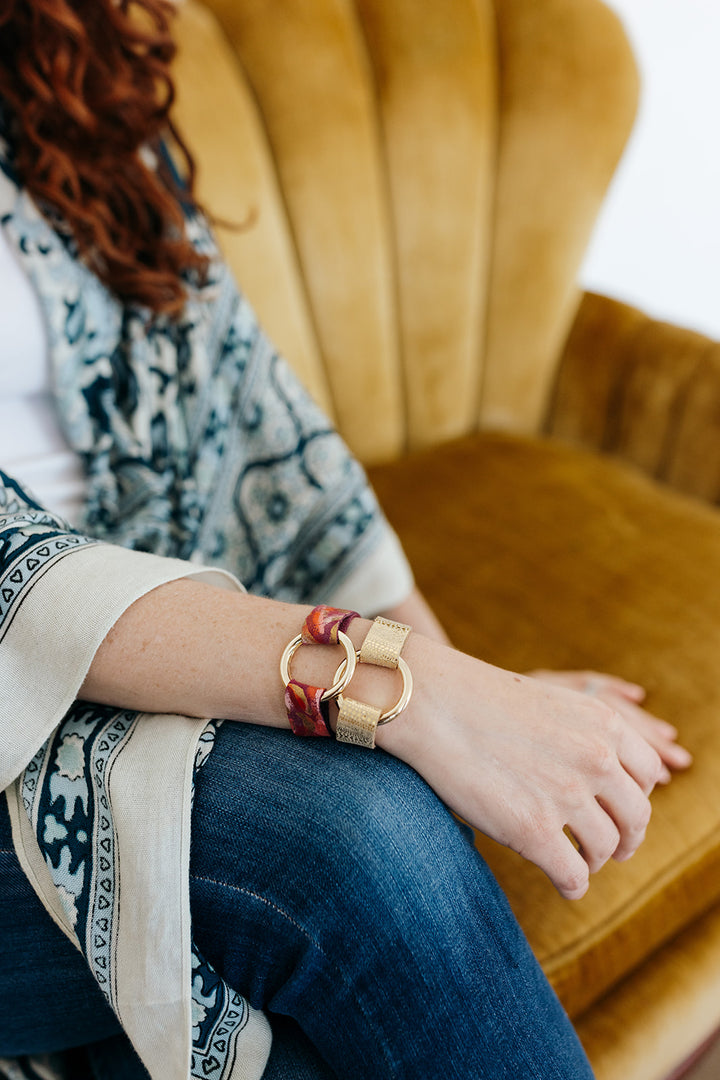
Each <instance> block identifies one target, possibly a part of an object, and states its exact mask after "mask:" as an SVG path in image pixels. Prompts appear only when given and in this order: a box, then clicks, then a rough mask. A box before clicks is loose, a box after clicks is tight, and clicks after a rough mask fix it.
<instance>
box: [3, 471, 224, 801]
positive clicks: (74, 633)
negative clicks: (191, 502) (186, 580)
mask: <svg viewBox="0 0 720 1080" xmlns="http://www.w3.org/2000/svg"><path fill="white" fill-rule="evenodd" d="M182 577H195V578H199V579H201V580H206V581H208V582H209V583H211V584H214V585H220V586H224V587H227V588H237V589H241V588H242V586H241V585H240V584H239V583H238V582H237V581H236V580H235V579H234V578H233V577H232V576H231V575H230V574H226V573H224V572H223V571H210V570H205V569H203V568H202V567H197V566H194V565H191V564H190V563H187V562H184V561H182V560H180V559H170V558H161V557H158V556H155V555H150V554H147V553H145V552H138V551H130V550H128V549H126V548H122V547H118V546H116V545H113V544H107V543H101V542H99V541H96V540H94V539H93V538H92V537H90V536H86V535H83V534H82V533H80V532H77V531H76V530H74V529H72V528H71V527H70V526H69V525H68V524H67V522H65V521H63V520H62V518H59V517H57V516H55V515H54V514H51V513H49V512H48V511H46V510H45V509H44V508H43V507H42V506H40V505H39V504H38V503H37V502H35V500H34V499H33V498H32V497H31V496H30V495H29V494H28V493H27V492H25V491H24V490H23V488H22V487H21V486H20V484H18V483H17V482H16V481H15V480H13V479H12V478H11V477H9V476H7V475H6V474H5V473H3V472H1V471H0V790H4V789H5V788H6V787H7V786H8V785H9V784H10V783H11V782H12V781H13V780H14V779H15V778H16V776H18V775H19V773H20V772H21V771H22V769H23V768H24V766H25V765H26V764H27V763H28V761H29V760H30V759H31V758H32V757H33V755H34V754H35V753H36V752H37V750H38V749H39V748H40V747H41V746H42V745H43V743H44V742H45V740H46V739H47V738H48V737H49V735H50V734H51V733H52V731H53V730H54V729H55V728H56V727H57V725H58V724H59V723H60V721H61V720H62V718H63V716H64V715H65V713H66V712H67V710H68V709H69V708H70V706H71V705H72V703H73V701H74V700H75V698H76V697H77V694H78V691H79V689H80V687H81V686H82V683H83V681H84V679H85V676H86V674H87V672H88V669H89V667H90V664H91V663H92V659H93V657H94V655H95V652H96V651H97V649H98V647H99V645H100V644H101V642H102V641H103V639H104V638H105V637H106V635H107V633H108V631H109V630H110V629H111V628H112V626H113V625H114V623H115V622H117V620H118V618H119V617H120V616H121V615H122V613H123V612H124V611H125V610H126V609H127V608H128V607H129V606H130V605H131V604H132V603H134V601H135V600H137V599H139V598H140V597H141V596H143V595H144V594H146V593H148V592H150V591H151V590H152V589H155V588H157V587H158V586H159V585H162V584H165V583H166V582H168V581H172V580H177V579H178V578H182Z"/></svg>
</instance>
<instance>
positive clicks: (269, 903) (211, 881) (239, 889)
mask: <svg viewBox="0 0 720 1080" xmlns="http://www.w3.org/2000/svg"><path fill="white" fill-rule="evenodd" d="M190 880H191V881H197V882H206V883H207V884H208V885H217V886H219V887H220V888H222V889H229V890H230V891H231V892H236V893H241V894H242V895H243V896H249V897H251V898H252V899H253V900H257V901H259V902H260V903H261V904H264V905H265V906H266V907H270V908H272V909H273V911H276V912H277V913H278V914H279V915H280V916H281V917H282V918H283V919H285V920H286V921H287V922H289V923H290V925H291V926H294V927H295V929H296V930H298V931H299V932H300V933H301V934H302V936H303V937H304V938H305V939H306V940H307V941H309V942H310V944H311V945H312V946H313V947H314V948H315V949H317V950H318V952H319V953H320V954H321V955H322V956H323V957H324V958H325V960H326V962H327V964H328V966H329V968H330V969H331V971H334V972H335V974H336V975H337V977H338V978H339V979H340V981H341V983H342V984H343V985H344V986H345V987H346V988H347V989H349V990H350V991H351V996H352V998H353V1000H354V1001H355V1004H356V1006H357V1008H358V1009H359V1011H360V1012H361V1013H362V1015H363V1017H364V1019H365V1021H366V1023H367V1025H368V1030H369V1032H370V1031H372V1032H374V1033H375V1035H376V1044H377V1045H379V1046H381V1047H382V1052H383V1057H384V1058H385V1060H386V1062H387V1064H388V1067H390V1068H392V1067H393V1061H392V1056H391V1055H390V1054H389V1053H388V1048H387V1046H386V1045H385V1040H384V1039H382V1038H377V1031H376V1029H375V1024H374V1023H373V1021H372V1019H371V1017H370V1016H369V1015H368V1013H367V1011H366V1009H365V1007H364V1005H363V1002H362V1000H361V998H360V997H359V996H358V995H357V994H356V993H355V990H354V987H353V985H352V983H351V981H350V980H349V979H348V978H346V976H345V975H344V974H343V972H342V971H341V970H340V969H339V968H338V967H337V965H336V964H335V963H334V962H333V961H332V960H331V959H330V957H329V956H328V954H327V953H326V952H325V950H324V949H323V947H322V945H320V943H319V942H317V941H316V940H315V938H314V937H313V936H312V934H309V933H308V931H307V930H306V929H305V927H304V926H302V924H301V923H299V922H298V921H297V920H296V919H294V918H293V917H292V915H290V914H289V913H288V912H287V911H285V910H284V909H283V908H281V907H280V906H279V905H278V904H276V903H275V902H274V901H273V900H269V899H268V898H267V897H266V896H261V895H260V894H259V893H256V892H253V890H252V889H246V888H244V887H243V886H242V885H232V884H231V883H230V882H229V881H218V879H217V878H211V877H199V876H198V875H196V874H191V875H190Z"/></svg>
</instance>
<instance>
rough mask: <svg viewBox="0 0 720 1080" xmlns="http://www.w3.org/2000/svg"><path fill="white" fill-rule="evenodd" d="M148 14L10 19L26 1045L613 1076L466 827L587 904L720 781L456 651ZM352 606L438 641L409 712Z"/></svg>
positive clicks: (167, 1070)
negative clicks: (188, 128) (222, 198)
mask: <svg viewBox="0 0 720 1080" xmlns="http://www.w3.org/2000/svg"><path fill="white" fill-rule="evenodd" d="M136 6H137V7H140V8H141V9H142V12H143V15H144V16H145V17H146V18H145V19H144V20H143V22H142V29H138V25H139V24H137V23H133V21H132V20H131V18H130V16H129V14H128V11H127V5H125V4H120V5H117V4H116V3H114V0H73V2H68V0H0V51H1V53H2V62H1V63H0V102H1V103H2V111H1V114H0V120H1V127H2V132H1V135H2V146H1V153H0V166H1V169H2V176H1V182H0V214H1V216H0V221H2V226H3V230H2V244H3V248H2V249H0V250H2V251H3V263H2V264H0V265H3V266H4V271H3V286H4V288H3V297H4V300H3V301H0V304H1V305H2V306H0V325H3V326H4V327H5V328H6V334H5V340H4V342H3V352H4V354H5V355H3V358H2V359H3V375H2V378H3V379H4V380H5V383H4V388H3V394H4V401H5V415H4V417H3V419H4V421H5V422H4V423H0V460H1V461H2V462H3V463H4V465H5V467H6V469H7V472H4V473H3V474H2V475H0V480H1V481H2V483H1V486H0V499H1V500H2V518H1V519H0V530H1V535H2V542H3V546H2V549H1V551H0V597H1V598H2V608H0V635H2V643H3V649H2V650H1V651H0V677H1V678H2V680H3V695H2V709H3V715H2V723H1V724H0V788H1V789H4V790H5V792H6V796H7V810H6V809H5V806H4V804H3V806H2V809H1V811H0V854H1V856H2V859H3V863H2V867H3V873H2V875H1V877H0V944H1V947H2V955H3V957H4V958H7V959H6V963H5V964H4V967H3V972H2V975H1V976H0V1055H4V1056H6V1057H10V1056H17V1055H24V1054H36V1053H48V1052H55V1051H60V1050H65V1049H67V1048H71V1047H78V1046H87V1047H88V1050H87V1052H86V1055H85V1056H86V1059H87V1063H89V1064H88V1065H87V1067H88V1068H92V1070H93V1072H94V1074H95V1075H96V1076H99V1077H112V1076H143V1075H146V1072H145V1069H146V1070H147V1071H149V1073H150V1075H151V1076H152V1077H153V1080H156V1078H161V1077H168V1078H173V1080H176V1078H177V1077H180V1076H187V1075H192V1076H208V1075H212V1076H223V1077H241V1076H242V1077H249V1078H257V1077H260V1076H261V1075H262V1076H265V1077H268V1078H270V1080H272V1078H273V1077H275V1078H278V1077H282V1076H293V1077H300V1078H302V1077H304V1076H312V1077H326V1076H330V1077H331V1076H338V1077H346V1076H352V1077H355V1076H357V1077H361V1076H368V1077H383V1076H387V1077H391V1076H392V1077H411V1076H412V1077H425V1076H435V1075H437V1074H438V1073H440V1072H441V1071H442V1073H444V1074H446V1075H447V1076H448V1077H477V1076H488V1077H513V1078H516V1077H518V1076H536V1077H547V1078H550V1077H553V1078H554V1077H568V1078H569V1077H573V1078H579V1077H582V1076H589V1075H590V1072H589V1067H588V1065H587V1062H586V1061H585V1059H584V1056H583V1054H582V1051H581V1049H580V1047H579V1045H578V1043H577V1040H576V1039H575V1036H574V1034H573V1032H572V1030H571V1029H570V1027H569V1024H568V1023H567V1019H566V1018H565V1016H564V1014H563V1013H562V1010H561V1008H560V1006H559V1004H558V1002H557V1000H556V999H555V998H554V996H553V994H552V992H551V991H550V989H549V987H548V986H547V984H546V983H545V981H544V978H543V976H542V974H541V973H540V972H539V970H538V968H537V965H536V964H535V962H534V960H533V958H532V956H531V955H530V953H529V950H528V948H527V945H526V943H525V942H524V940H523V938H522V936H521V934H520V932H519V930H518V929H517V927H516V925H515V923H514V920H513V918H512V916H511V914H510V912H509V910H508V909H507V906H506V904H505V902H504V899H503V897H502V896H501V895H500V894H499V892H498V890H497V888H496V886H495V884H494V882H493V881H492V879H491V877H490V876H489V874H488V872H487V870H486V868H485V867H484V865H483V864H482V862H481V861H480V860H479V858H478V857H477V855H476V853H475V851H474V849H473V848H472V846H471V845H470V844H468V842H467V840H466V838H465V837H464V835H463V833H462V832H461V831H460V829H459V828H458V826H457V823H456V821H455V818H454V817H453V816H452V814H451V813H450V812H449V811H454V812H455V813H457V814H458V815H460V816H461V817H463V818H465V819H466V820H467V821H469V822H470V823H471V824H473V825H474V826H476V827H478V828H480V829H482V830H484V831H485V832H487V833H488V834H489V835H491V836H493V837H495V838H496V839H498V840H499V841H501V842H503V843H506V844H508V845H510V846H512V847H513V848H515V849H517V850H519V851H521V852H522V853H523V854H524V855H525V856H526V857H528V858H529V859H531V860H532V861H534V862H536V863H537V864H538V865H539V866H541V867H542V868H543V869H544V870H545V871H546V872H547V873H548V875H549V876H550V877H551V879H552V880H553V882H554V883H555V885H556V886H557V888H558V889H559V890H560V891H561V892H562V893H563V894H564V895H566V896H568V897H576V896H580V895H582V893H583V892H584V891H585V889H586V887H587V882H588V875H589V873H591V872H592V871H594V870H597V869H598V868H599V867H600V866H601V865H603V864H604V862H605V861H607V859H608V858H610V857H611V856H613V857H615V858H617V859H622V858H627V857H629V856H630V855H632V853H633V852H634V851H635V850H636V848H637V846H638V845H639V843H640V842H641V840H642V837H643V834H644V829H645V826H646V825H647V821H648V818H649V803H648V796H649V794H650V792H651V790H652V788H653V786H654V784H655V783H656V782H658V781H659V780H667V779H668V778H669V772H668V766H670V767H681V766H683V765H684V764H686V763H687V757H686V755H684V752H683V751H682V749H681V748H680V747H678V746H677V745H676V744H675V743H674V732H673V731H672V729H670V728H669V727H668V726H667V725H663V724H661V723H660V722H659V721H655V720H654V719H653V718H651V717H648V716H647V715H645V714H643V713H642V712H641V711H640V709H639V708H638V702H639V700H640V697H641V691H640V690H639V688H637V687H632V686H629V685H628V684H625V683H623V682H622V681H619V680H612V679H610V678H608V677H599V680H600V681H599V683H598V685H597V686H596V687H594V688H595V689H599V693H597V694H593V695H592V696H591V695H589V694H585V695H579V694H577V693H573V692H571V690H568V689H567V687H568V686H569V687H570V688H571V689H572V687H575V688H582V687H583V686H584V685H585V682H586V679H585V677H584V676H571V675H561V676H549V675H546V676H545V677H544V678H543V680H533V679H529V678H525V677H522V676H516V675H513V674H511V673H507V672H503V671H500V670H498V669H496V668H492V667H490V666H488V665H485V664H483V663H481V662H480V661H477V660H474V659H471V658H470V657H466V656H463V655H461V654H459V653H457V652H455V651H454V650H452V649H451V648H450V647H449V646H448V645H447V643H446V641H445V638H444V634H443V632H442V631H441V629H440V628H439V627H438V626H437V623H436V622H435V620H434V617H433V616H432V613H431V612H430V611H429V610H428V609H427V606H426V605H425V603H424V601H423V599H422V597H421V596H420V595H419V594H418V593H417V591H416V590H415V589H414V587H413V584H412V577H411V574H410V571H409V569H408V567H407V564H406V562H405V559H404V556H403V554H402V552H401V550H400V548H399V545H398V543H397V540H396V539H395V537H394V536H393V534H392V532H391V530H390V529H389V528H388V526H387V524H386V522H385V521H384V518H383V517H382V514H381V512H380V511H379V508H378V507H377V505H376V502H375V500H374V496H373V495H372V492H371V491H370V490H369V489H368V487H367V484H366V481H365V478H364V476H363V474H362V471H361V470H360V468H359V467H358V466H357V464H356V463H354V462H353V461H352V459H351V458H350V456H349V454H348V452H347V450H346V449H345V447H344V446H343V444H342V443H341V441H340V440H339V439H338V437H337V436H336V435H335V433H334V432H333V431H332V430H331V428H330V427H329V425H328V423H327V421H326V420H325V419H324V417H323V416H322V415H321V414H320V413H319V412H318V410H317V409H316V408H315V406H314V405H313V404H312V403H311V402H310V401H309V400H308V399H307V397H306V395H305V394H304V392H303V391H302V389H301V388H300V387H299V386H298V385H297V383H296V381H295V380H294V378H293V377H292V375H291V373H290V372H289V371H288V369H287V368H286V367H285V366H284V364H283V363H282V362H281V361H280V360H279V359H278V357H277V356H276V355H275V354H274V352H273V351H272V349H271V348H270V347H269V345H268V343H267V342H266V340H265V338H264V337H263V335H262V333H261V332H260V330H259V329H258V327H257V324H256V322H255V319H254V317H253V314H252V312H251V311H250V309H249V307H248V305H247V303H246V302H245V301H244V299H243V298H242V297H240V296H238V294H237V292H236V290H235V287H234V285H233V283H232V281H231V279H230V277H229V274H228V273H227V271H226V269H225V268H224V267H223V266H222V264H221V262H220V260H219V259H218V257H217V253H216V251H215V248H214V245H213V242H212V238H211V236H210V234H209V232H208V230H207V228H206V225H205V223H204V221H203V219H202V217H201V215H200V214H199V213H198V212H197V210H196V208H195V207H194V205H193V202H192V198H191V184H190V185H189V186H186V187H184V188H181V187H180V186H179V181H178V180H177V177H176V173H175V161H177V160H178V159H179V160H180V162H182V163H184V164H185V165H186V166H187V165H189V164H190V160H189V158H188V156H187V154H186V153H185V151H184V147H183V144H182V140H181V139H180V138H179V137H178V136H177V133H175V132H174V131H173V129H172V126H171V125H170V123H169V121H168V107H169V104H170V102H171V100H172V85H171V82H170V79H169V75H168V64H169V61H170V59H171V57H172V44H171V41H170V37H169V33H168V21H169V18H170V9H171V5H169V4H168V3H166V2H165V0H143V2H142V3H140V4H138V5H136ZM189 175H190V177H191V175H192V170H191V169H190V170H189ZM38 305H39V306H38ZM22 313H26V314H22ZM12 326H15V329H14V330H12V331H11V330H10V329H9V328H10V327H12ZM46 360H47V361H49V365H50V373H48V371H47V370H46ZM51 383H52V386H53V398H52V406H50V405H49V386H50V384H51ZM58 421H59V424H60V428H61V431H62V434H61V431H60V430H59V429H58V428H57V426H56V425H57V423H58ZM25 440H29V443H28V442H25ZM39 447H42V453H39V449H38V448H39ZM38 461H39V468H38ZM28 483H30V484H31V486H33V488H34V490H35V492H36V493H37V495H38V496H39V498H36V497H35V495H31V494H30V493H29V491H28V490H27V487H26V484H28ZM65 516H67V517H69V518H71V520H73V522H75V523H77V527H76V528H74V527H72V526H69V525H68V524H67V522H66V521H65V520H64V518H65ZM207 567H211V568H213V569H206V568H207ZM230 575H236V576H235V577H233V576H230ZM237 579H239V580H240V581H241V582H242V583H243V585H244V586H246V587H247V589H248V590H249V592H248V593H244V592H243V591H242V590H241V589H240V588H239V587H238V585H237ZM328 603H332V604H335V605H338V606H340V607H342V608H343V609H353V608H358V609H359V610H361V611H362V613H363V615H365V616H367V615H376V614H378V613H381V614H382V615H384V616H386V617H387V618H388V619H390V620H392V621H396V622H400V623H404V624H411V625H412V626H413V632H412V633H411V634H410V635H409V636H408V637H407V638H405V631H398V630H393V631H392V632H393V633H396V634H400V636H401V638H402V642H401V643H400V644H398V645H397V647H396V648H395V654H394V657H393V666H397V665H398V664H400V659H399V657H400V650H401V649H402V658H401V659H402V664H400V667H401V670H404V668H403V665H404V664H406V665H407V669H408V670H409V671H411V672H412V675H413V678H414V690H413V691H412V693H411V694H409V695H408V698H409V699H408V700H407V701H406V702H405V703H404V707H403V708H402V709H401V711H400V714H399V715H398V716H397V717H396V718H395V719H393V720H392V722H389V723H386V724H383V725H382V726H378V727H377V728H376V727H375V725H376V724H377V713H378V712H379V710H380V709H381V708H386V707H387V705H388V703H389V702H390V701H391V700H392V695H393V692H394V690H393V686H392V685H391V686H390V687H388V680H389V679H391V676H389V675H388V672H386V671H383V670H382V668H381V667H380V666H379V665H378V662H377V661H376V660H370V661H369V662H366V663H362V664H360V665H359V666H358V668H357V671H356V672H355V673H354V674H353V673H352V671H351V666H352V665H351V661H353V660H354V656H355V650H358V649H361V647H365V645H366V643H367V641H368V640H370V639H371V638H372V636H373V634H376V633H377V632H378V631H377V629H376V628H375V626H374V624H371V622H370V621H369V620H368V619H367V618H361V617H359V616H357V617H353V616H352V614H347V615H340V616H335V615H333V614H332V613H330V612H328V611H327V610H323V611H322V612H321V614H320V617H319V620H318V619H317V618H315V619H313V616H312V613H311V606H312V604H328ZM339 619H342V623H341V628H342V630H343V632H345V633H347V635H348V645H347V650H348V651H347V666H346V668H345V670H344V671H343V669H342V668H339V669H338V670H337V671H336V668H337V665H338V664H339V662H340V657H339V656H338V655H336V652H337V650H336V649H334V648H333V649H330V648H320V647H318V648H307V649H301V650H299V652H298V653H297V655H293V657H292V661H291V663H292V676H293V680H292V683H291V685H290V687H289V689H288V692H287V693H286V692H285V691H284V689H283V685H282V683H281V682H280V680H279V679H278V676H277V667H278V661H279V659H280V656H281V654H282V653H283V650H284V648H285V646H286V645H287V644H288V642H289V641H291V640H292V639H294V638H295V637H296V635H297V634H298V632H299V631H300V629H301V627H305V630H306V634H307V635H310V637H311V638H312V639H313V640H316V641H317V640H324V639H323V633H324V630H325V628H326V625H328V624H327V622H326V620H331V621H332V620H336V621H337V620H339ZM332 626H333V628H334V629H333V632H334V630H336V629H337V625H336V622H333V623H332ZM316 632H317V633H316ZM332 640H334V638H333V639H332ZM350 676H352V677H351V679H350ZM289 677H290V672H289V671H288V679H289ZM286 681H288V680H287V679H286ZM349 681H351V682H352V698H353V700H357V701H359V702H361V703H370V705H371V706H373V705H375V706H377V709H376V710H375V714H374V719H372V717H371V719H370V720H368V719H367V715H368V710H364V711H363V710H362V709H360V712H361V713H362V716H363V717H364V718H365V719H363V720H362V723H363V724H365V725H366V726H365V728H363V732H364V734H363V737H364V738H366V741H368V742H369V743H372V742H373V741H374V742H375V743H376V744H377V746H378V747H380V749H381V751H384V752H383V753H378V754H369V753H367V752H366V751H363V750H360V749H358V748H356V747H347V746H343V745H340V744H339V743H338V742H337V741H336V740H335V739H333V738H331V737H330V738H329V737H327V736H328V734H330V735H338V733H339V737H340V738H341V739H346V740H347V739H350V738H351V737H352V733H353V732H354V731H355V730H356V729H354V728H353V727H352V725H353V724H354V723H355V722H356V721H355V718H354V717H355V714H354V713H353V714H352V716H351V713H350V712H349V711H348V710H349V705H348V700H349V698H350V695H349V693H347V685H345V684H347V683H348V682H349ZM339 683H343V684H344V686H343V689H344V691H345V692H344V693H343V695H342V697H340V696H339V694H338V693H337V692H335V693H334V694H332V695H331V698H332V701H331V702H330V704H329V705H328V707H327V708H326V707H325V705H324V704H321V703H320V700H319V698H320V694H319V692H318V693H315V692H314V689H313V688H317V687H319V688H329V687H332V686H333V684H335V686H337V685H338V684H339ZM557 683H560V684H561V685H559V686H558V685H557ZM562 684H565V685H562ZM406 686H407V689H408V691H409V682H406ZM293 695H294V696H293ZM603 698H604V699H605V701H603V700H602V699H603ZM286 706H287V711H286ZM370 713H372V708H371V709H370ZM204 717H217V718H220V719H222V720H225V721H238V723H229V722H228V723H224V724H223V725H222V726H219V725H218V724H216V723H208V722H207V721H206V720H205V719H202V718H204ZM196 718H200V719H196ZM357 723H358V724H360V721H357ZM289 728H292V730H293V731H294V732H296V733H298V734H306V733H308V732H309V731H310V732H312V733H313V734H319V735H324V736H325V738H318V739H316V738H300V739H296V738H295V737H294V736H293V734H291V733H290V731H289V730H288V729H289ZM351 729H352V730H351ZM368 731H370V732H371V734H370V736H368V735H367V732H368ZM348 732H350V734H348ZM438 797H439V798H438ZM191 807H192V809H191ZM191 824H192V829H191V827H190V826H191ZM566 826H568V827H569V829H570V830H571V832H572V834H573V836H574V837H575V839H576V841H577V846H575V845H574V844H573V843H572V842H571V841H570V839H569V838H568V837H567V835H566V834H565V831H564V830H565V827H566ZM191 833H192V846H191ZM18 910H20V911H21V912H22V917H21V918H20V919H18V917H17V912H18ZM191 914H192V928H191V927H190V915H191ZM53 920H54V921H53ZM68 938H69V939H70V940H69V941H68ZM71 943H72V944H71ZM74 946H77V948H75V947H74ZM268 1018H269V1019H268ZM271 1027H272V1028H273V1030H274V1035H275V1038H274V1042H273V1046H272V1049H271V1047H270V1028H271ZM127 1037H129V1042H128V1038H127ZM130 1043H131V1044H132V1046H133V1047H134V1048H135V1051H137V1053H138V1054H139V1056H140V1058H141V1059H142V1062H143V1063H144V1064H141V1063H140V1061H138V1059H137V1058H136V1057H135V1055H134V1052H133V1050H131V1048H130V1045H129V1044H130ZM73 1068H75V1069H76V1072H75V1073H73V1075H79V1073H78V1072H77V1069H78V1068H79V1066H78V1065H77V1063H75V1065H74V1066H73Z"/></svg>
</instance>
